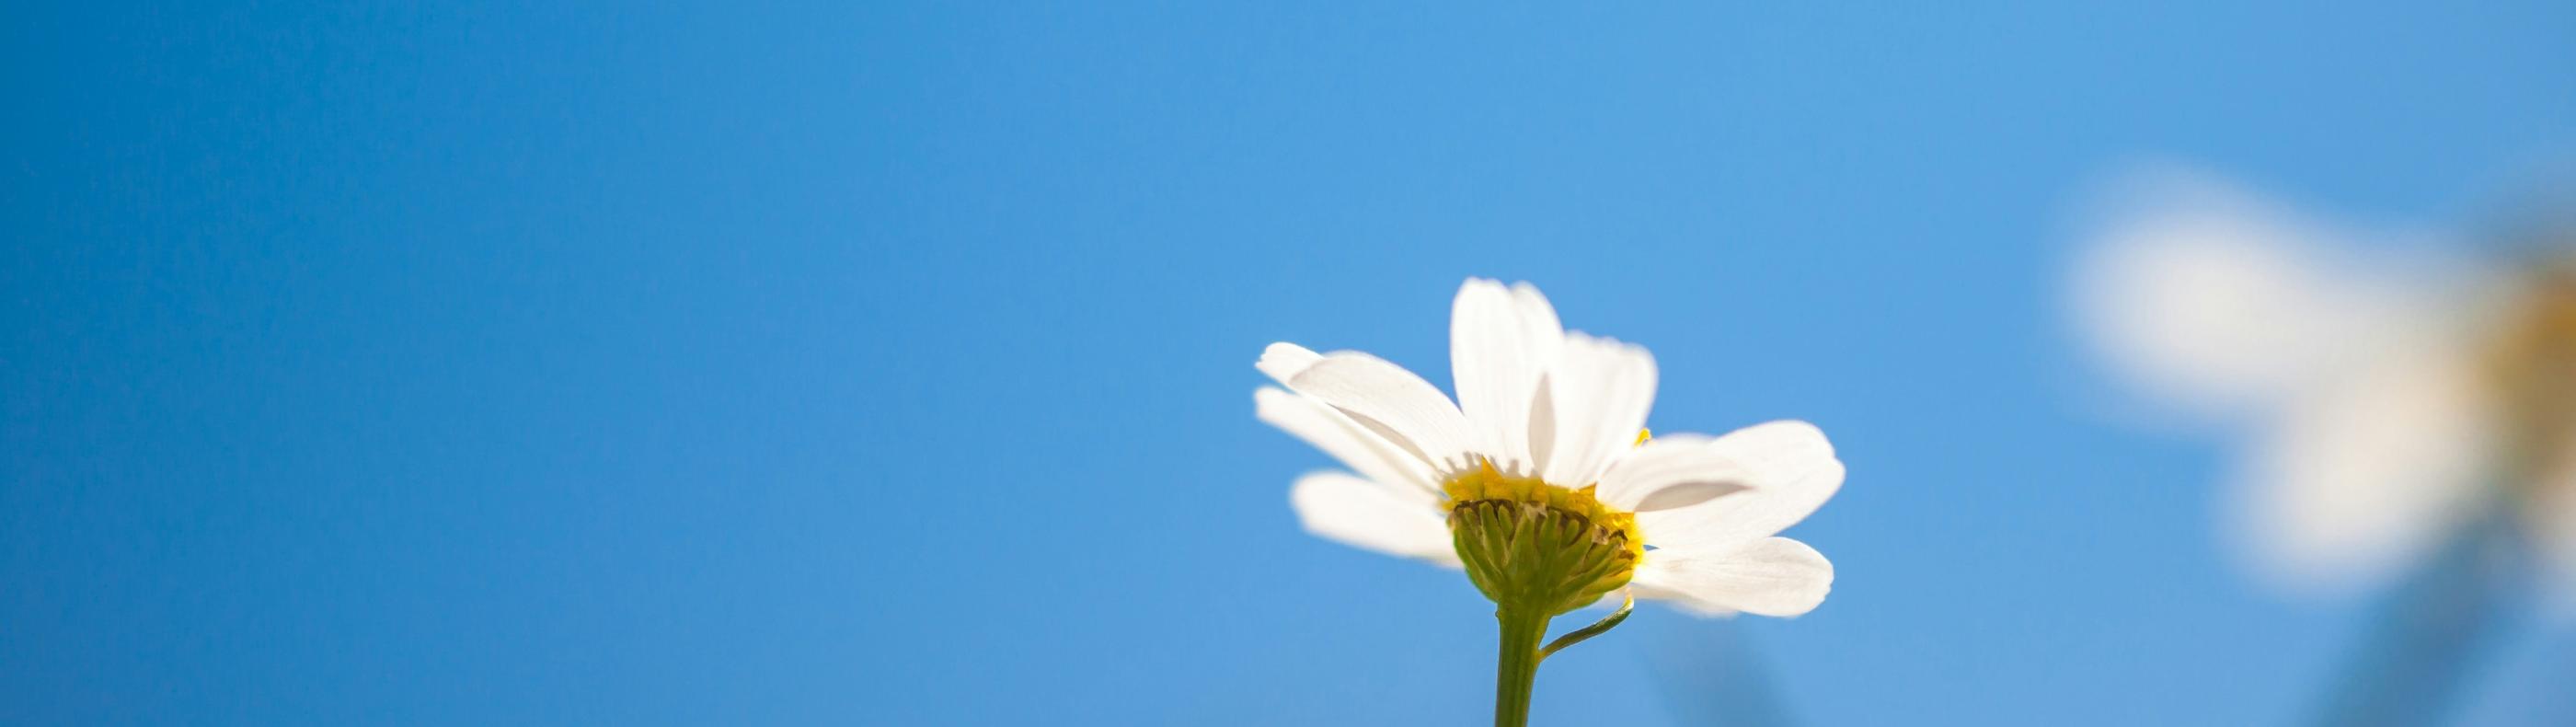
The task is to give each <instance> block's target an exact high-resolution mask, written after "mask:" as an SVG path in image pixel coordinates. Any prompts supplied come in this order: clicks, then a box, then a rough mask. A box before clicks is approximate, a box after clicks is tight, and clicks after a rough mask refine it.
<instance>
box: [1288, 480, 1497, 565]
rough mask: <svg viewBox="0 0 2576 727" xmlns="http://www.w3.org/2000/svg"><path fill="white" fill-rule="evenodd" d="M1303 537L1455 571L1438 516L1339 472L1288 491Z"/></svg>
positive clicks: (1451, 550) (1454, 552) (1446, 527)
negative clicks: (1324, 540) (1426, 562)
mask: <svg viewBox="0 0 2576 727" xmlns="http://www.w3.org/2000/svg"><path fill="white" fill-rule="evenodd" d="M1288 502H1289V504H1290V505H1292V506H1294V507H1295V508H1296V509H1297V521H1298V522H1299V523H1300V524H1302V525H1304V526H1305V528H1306V532H1310V533H1314V534H1315V535H1317V536H1320V537H1323V538H1326V539H1330V540H1333V541H1336V542H1340V543H1342V544H1344V545H1349V546H1352V547H1356V548H1360V549H1363V550H1374V551H1377V552H1380V553H1385V554H1388V555H1397V556H1403V557H1406V558H1416V559H1421V560H1427V561H1431V562H1433V563H1439V564H1441V565H1445V566H1449V567H1452V568H1455V567H1457V566H1458V551H1457V549H1456V546H1454V545H1453V544H1452V543H1451V542H1450V538H1449V525H1448V523H1447V522H1446V521H1444V520H1442V519H1441V516H1440V511H1439V510H1436V509H1433V508H1432V507H1430V506H1428V505H1425V504H1422V503H1420V502H1415V501H1409V500H1408V499H1407V498H1406V497H1404V496H1399V495H1396V494H1394V493H1393V492H1390V491H1389V489H1388V488H1386V487H1384V486H1381V485H1379V484H1378V483H1375V482H1370V481H1368V480H1363V479H1360V478H1357V477H1352V476H1350V475H1346V474H1342V473H1340V472H1317V473H1314V474H1309V475H1306V476H1304V477H1300V478H1297V484H1296V486H1294V487H1292V488H1290V489H1289V491H1288Z"/></svg>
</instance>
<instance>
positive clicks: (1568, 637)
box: [1538, 594, 1637, 659]
mask: <svg viewBox="0 0 2576 727" xmlns="http://www.w3.org/2000/svg"><path fill="white" fill-rule="evenodd" d="M1636 609H1637V596H1636V595H1635V594H1630V595H1629V596H1628V601H1627V602H1626V603H1622V604H1619V610H1618V611H1615V612H1612V613H1611V614H1610V615H1608V616H1604V617H1602V619H1601V620H1599V621H1594V622H1592V625H1590V626H1585V627H1583V628H1579V629H1575V630H1573V631H1568V632H1566V634H1565V635H1564V636H1559V637H1556V640H1555V641H1551V642H1548V645H1547V648H1544V649H1540V650H1538V658H1541V659H1545V658H1547V657H1548V656H1549V655H1552V654H1555V653H1556V652H1558V651H1560V650H1563V649H1564V648H1565V647H1568V646H1573V645H1575V644H1580V643H1583V640H1584V639H1589V638H1592V637H1595V636H1600V635H1601V633H1602V632H1604V631H1609V630H1610V629H1612V628H1614V627H1617V626H1618V625H1619V622H1621V621H1626V620H1628V612H1629V611H1634V610H1636Z"/></svg>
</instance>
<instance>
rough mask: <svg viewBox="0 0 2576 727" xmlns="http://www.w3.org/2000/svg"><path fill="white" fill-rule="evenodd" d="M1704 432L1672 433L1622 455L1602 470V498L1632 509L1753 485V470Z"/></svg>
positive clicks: (1688, 501) (1690, 501)
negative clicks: (1730, 455)
mask: <svg viewBox="0 0 2576 727" xmlns="http://www.w3.org/2000/svg"><path fill="white" fill-rule="evenodd" d="M1715 441H1716V440H1714V439H1711V438H1710V437H1708V436H1706V435H1700V434H1668V435H1665V436H1661V437H1656V438H1655V439H1654V440H1652V441H1649V442H1646V443H1645V444H1643V445H1639V446H1638V447H1637V448H1636V449H1634V450H1630V451H1629V452H1628V453H1627V454H1625V455H1621V456H1620V457H1619V458H1618V460H1617V461H1615V462H1612V463H1611V464H1610V469H1609V470H1607V471H1605V472H1602V473H1601V490H1600V491H1599V492H1598V493H1596V494H1597V495H1598V496H1599V497H1600V498H1601V502H1602V503H1603V504H1607V505H1609V506H1611V507H1615V508H1619V509H1621V510H1627V511H1630V512H1643V511H1648V510H1670V509H1673V508H1677V507H1683V506H1687V505H1695V504H1699V503H1701V502H1704V501H1707V500H1709V499H1710V498H1714V497H1717V496H1719V495H1724V494H1728V493H1731V492H1734V491H1736V490H1741V489H1745V488H1746V487H1749V486H1750V484H1749V483H1751V482H1752V481H1753V473H1752V472H1749V471H1746V470H1745V468H1744V466H1743V465H1739V464H1736V463H1735V460H1733V459H1729V458H1727V456H1726V453H1725V452H1724V451H1721V450H1719V449H1718V448H1716V447H1714V446H1711V445H1712V444H1714V443H1715Z"/></svg>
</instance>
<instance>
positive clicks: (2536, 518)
mask: <svg viewBox="0 0 2576 727" xmlns="http://www.w3.org/2000/svg"><path fill="white" fill-rule="evenodd" d="M2133 181H2134V182H2135V184H2133V185H2132V187H2131V188H2130V189H2128V190H2127V191H2128V194H2126V195H2123V196H2122V197H2121V198H2120V202H2121V204H2120V205H2119V206H2118V207H2117V208H2115V209H2114V210H2113V211H2112V212H2111V214H2109V215H2107V216H2106V218H2105V219H2104V220H2102V221H2101V222H2100V225H2099V227H2098V228H2097V229H2096V230H2095V237H2094V238H2093V240H2092V244H2091V246H2090V247H2089V248H2088V249H2087V250H2086V254H2085V256H2084V257H2083V258H2082V260H2081V261H2080V264H2079V268H2078V270H2077V279H2076V287H2075V294H2076V300H2075V301H2074V302H2075V305H2076V308H2077V310H2078V312H2079V314H2080V316H2081V322H2082V323H2083V324H2084V327H2085V329H2086V332H2087V333H2088V334H2090V336H2091V337H2092V339H2093V342H2094V344H2095V346H2096V348H2097V349H2099V351H2100V353H2102V354H2103V357H2104V358H2105V359H2106V361H2105V363H2107V364H2108V365H2110V366H2111V367H2113V368H2114V369H2116V370H2117V371H2118V372H2119V373H2121V374H2123V375H2124V376H2125V378H2127V379H2128V380H2130V381H2131V382H2132V383H2134V384H2136V385H2137V388H2138V389H2139V390H2140V391H2141V392H2142V393H2144V394H2146V395H2147V398H2149V399H2151V400H2153V401H2154V402H2156V403H2161V404H2165V405H2169V406H2170V407H2171V408H2172V409H2174V410H2177V411H2180V412H2183V413H2187V414H2193V415H2199V416H2201V417H2202V418H2203V420H2204V421H2207V422H2211V423H2216V424H2219V425H2222V426H2225V427H2227V428H2230V429H2231V430H2233V431H2237V432H2239V433H2241V434H2242V435H2243V436H2244V437H2245V439H2246V440H2247V441H2246V452H2245V458H2244V461H2243V463H2242V465H2241V472H2240V475H2239V478H2240V479H2241V484H2240V488H2239V493H2240V497H2238V498H2237V500H2236V502H2237V505H2238V507H2237V508H2236V509H2235V513H2234V514H2235V516H2236V521H2237V525H2238V526H2239V528H2240V532H2241V535H2242V536H2243V538H2244V539H2245V541H2246V543H2247V544H2248V545H2249V546H2250V550H2251V553H2252V555H2253V556H2254V559H2255V561H2256V564H2257V565H2258V566H2259V567H2260V568H2261V569H2262V570H2264V571H2266V572H2267V573H2269V574H2271V575H2275V576H2277V577H2280V578H2282V579H2284V580H2289V581H2292V582H2294V583H2297V584H2300V585H2349V584H2353V583H2356V582H2360V581H2367V580H2374V579H2376V578H2378V577H2382V576H2385V575H2386V574H2388V573H2390V572H2391V571H2392V570H2394V569H2397V568H2400V567H2403V566H2405V565H2408V564H2410V563H2413V562H2415V561H2417V560H2418V559H2420V558H2422V557H2424V556H2426V555H2427V554H2428V553H2429V551H2431V550H2432V549H2433V548H2434V547H2435V546H2436V545H2437V544H2438V543H2439V542H2441V540H2442V539H2443V538H2444V537H2445V536H2446V535H2448V534H2449V533H2451V532H2453V531H2454V530H2455V529H2456V528H2458V527H2461V526H2462V525H2463V524H2464V523H2465V522H2466V521H2468V520H2469V519H2471V518H2475V517H2478V516H2479V515H2480V513H2482V512H2485V511H2488V510H2489V509H2490V508H2494V507H2497V506H2499V505H2501V506H2503V507H2506V508H2510V509H2512V510H2513V511H2515V512H2516V514H2517V515H2519V516H2520V517H2521V519H2522V522H2523V523H2524V524H2525V525H2526V526H2527V530H2528V532H2529V533H2530V534H2531V535H2532V536H2534V537H2535V538H2536V539H2538V540H2540V541H2541V543H2542V544H2543V546H2544V547H2543V550H2545V551H2551V552H2554V553H2556V555H2557V556H2558V557H2559V559H2560V565H2562V566H2566V567H2567V568H2568V569H2569V570H2568V572H2569V573H2570V574H2571V575H2576V497H2571V495H2570V494H2569V491H2570V490H2571V489H2576V487H2571V486H2570V484H2569V483H2568V482H2567V480H2569V479H2570V477H2571V475H2576V467H2569V466H2568V465H2569V464H2571V463H2576V460H2571V459H2570V457H2569V455H2570V454H2571V453H2576V447H2570V446H2566V445H2568V444H2576V439H2570V438H2569V436H2568V428H2567V426H2566V425H2565V424H2563V423H2561V422H2560V420H2564V419H2569V418H2570V417H2571V416H2576V401H2571V400H2570V399H2568V398H2567V397H2566V396H2565V394H2564V392H2562V391H2559V389H2563V388H2565V387H2563V386H2559V385H2557V384H2554V383H2552V382H2555V381H2569V382H2576V367H2571V365H2570V364H2571V362H2576V284H2571V279H2570V278H2569V277H2568V276H2567V275H2565V269H2564V268H2561V267H2558V266H2555V265H2544V266H2540V267H2539V268H2537V269H2532V270H2524V269H2514V268H2509V267H2506V266H2503V265H2495V264H2490V265H2486V266H2480V265H2476V264H2472V263H2471V261H2465V260H2457V259H2450V258H2445V257H2442V256H2441V255H2439V254H2436V253H2433V252H2432V249H2433V248H2434V247H2435V245H2432V244H2428V243H2436V242H2439V240H2438V238H2434V237H2432V236H2429V235H2422V234H2406V233H2395V232H2365V231H2355V230H2350V229H2341V228H2338V227H2335V226H2332V225H2328V224H2325V223H2320V222H2316V221H2313V220H2310V219H2307V218H2304V217H2302V216H2301V215H2298V214H2296V213H2294V212H2292V211H2290V210H2287V209H2285V208H2284V207H2282V206H2281V205H2278V204H2275V203H2271V202H2268V201H2265V200H2262V199H2260V198H2259V197H2257V196H2255V195H2252V194H2249V193H2246V192H2244V191H2241V190H2239V189H2236V188H2234V187H2232V186H2230V185H2227V184H2224V183H2221V182H2217V181H2214V180H2212V179H2211V178H2209V177H2207V176H2204V175H2196V174H2191V173H2184V172H2173V171H2167V172H2162V173H2158V174H2152V175H2142V176H2141V177H2140V178H2138V179H2136V180H2133ZM2453 249H2456V248H2453ZM2497 498H2508V499H2505V500H2498V499H2497Z"/></svg>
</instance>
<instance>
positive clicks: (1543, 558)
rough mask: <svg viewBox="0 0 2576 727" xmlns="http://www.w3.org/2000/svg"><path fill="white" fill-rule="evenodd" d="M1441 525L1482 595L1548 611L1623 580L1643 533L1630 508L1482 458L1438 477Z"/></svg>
mask: <svg viewBox="0 0 2576 727" xmlns="http://www.w3.org/2000/svg"><path fill="white" fill-rule="evenodd" d="M1441 490H1442V491H1443V492H1446V493H1447V494H1448V495H1449V532H1450V535H1451V537H1452V538H1453V540H1454V542H1455V544H1456V546H1457V549H1458V558H1459V560H1460V561H1462V562H1463V563H1464V565H1465V566H1466V570H1467V578H1468V579H1469V580H1471V581H1474V582H1475V584H1476V588H1477V590H1480V591H1483V592H1484V593H1485V597H1487V598H1490V599H1493V601H1494V602H1495V603H1497V604H1502V605H1505V606H1515V607H1525V608H1530V609H1536V610H1540V611H1542V612H1544V613H1547V614H1549V615H1555V614H1561V613H1565V612H1567V611H1572V610H1574V609H1578V608H1582V607H1584V606H1586V605H1589V604H1591V603H1592V602H1594V601H1597V600H1600V599H1601V597H1602V596H1603V595H1606V594H1609V593H1610V592H1612V591H1616V590H1619V589H1620V588H1621V587H1624V586H1626V585H1628V579H1629V577H1630V576H1633V575H1635V573H1636V570H1637V562H1638V561H1639V560H1640V559H1642V558H1643V557H1644V556H1645V553H1646V541H1645V537H1644V536H1643V534H1641V533H1639V532H1638V531H1637V518H1636V516H1635V515H1634V514H1632V513H1628V512H1624V511H1621V510H1618V509H1616V508H1612V507H1610V506H1608V505H1604V504H1602V502H1601V501H1600V500H1598V499H1596V498H1594V497H1593V496H1592V488H1591V487H1584V488H1581V489H1567V488H1563V487H1557V486H1554V485H1550V484H1547V483H1546V482H1544V481H1541V480H1539V479H1538V478H1535V477H1520V476H1514V475H1507V474H1504V473H1502V472H1501V471H1499V470H1496V469H1495V468H1494V467H1493V465H1492V464H1490V463H1487V464H1484V465H1482V466H1479V467H1477V468H1475V469H1472V470H1468V471H1466V472H1463V473H1460V474H1458V475H1455V476H1453V477H1450V478H1449V480H1448V481H1447V482H1444V483H1442V485H1441Z"/></svg>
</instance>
